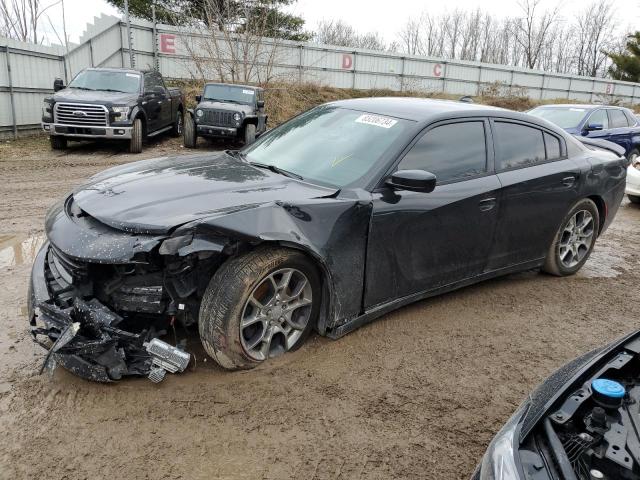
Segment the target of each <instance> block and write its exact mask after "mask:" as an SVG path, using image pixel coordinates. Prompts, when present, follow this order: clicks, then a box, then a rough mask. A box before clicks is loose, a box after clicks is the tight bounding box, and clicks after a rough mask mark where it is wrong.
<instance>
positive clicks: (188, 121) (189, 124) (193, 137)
mask: <svg viewBox="0 0 640 480" xmlns="http://www.w3.org/2000/svg"><path fill="white" fill-rule="evenodd" d="M182 142H183V144H184V146H185V147H187V148H196V146H197V143H198V134H197V132H196V124H195V122H194V121H193V116H192V115H191V114H190V113H187V114H186V115H185V117H184V132H183V140H182Z"/></svg>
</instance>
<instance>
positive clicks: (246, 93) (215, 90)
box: [203, 85, 256, 105]
mask: <svg viewBox="0 0 640 480" xmlns="http://www.w3.org/2000/svg"><path fill="white" fill-rule="evenodd" d="M255 96H256V92H255V90H252V89H250V88H242V87H236V86H233V85H206V86H205V87H204V95H203V97H204V99H205V100H216V101H218V102H234V103H243V104H245V105H253V103H254V100H255Z"/></svg>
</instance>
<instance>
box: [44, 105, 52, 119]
mask: <svg viewBox="0 0 640 480" xmlns="http://www.w3.org/2000/svg"><path fill="white" fill-rule="evenodd" d="M42 116H43V117H50V116H51V104H50V103H49V102H42Z"/></svg>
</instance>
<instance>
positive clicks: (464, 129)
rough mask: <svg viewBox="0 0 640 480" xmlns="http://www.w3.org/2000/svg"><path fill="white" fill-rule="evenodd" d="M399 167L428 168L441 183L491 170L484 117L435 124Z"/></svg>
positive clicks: (411, 168) (402, 168)
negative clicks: (481, 118)
mask: <svg viewBox="0 0 640 480" xmlns="http://www.w3.org/2000/svg"><path fill="white" fill-rule="evenodd" d="M398 170H426V171H427V172H431V173H433V174H434V175H435V176H436V179H437V181H438V183H443V182H451V181H455V180H461V179H464V178H469V177H474V176H478V175H481V174H483V173H486V171H487V144H486V136H485V131H484V121H469V122H460V123H449V124H446V125H440V126H437V127H434V128H432V129H431V130H429V131H428V132H427V133H425V134H424V135H423V136H422V138H420V140H418V141H417V142H416V143H415V144H414V145H413V147H411V150H409V151H408V152H407V154H406V155H405V156H404V158H403V159H402V160H401V161H400V165H398Z"/></svg>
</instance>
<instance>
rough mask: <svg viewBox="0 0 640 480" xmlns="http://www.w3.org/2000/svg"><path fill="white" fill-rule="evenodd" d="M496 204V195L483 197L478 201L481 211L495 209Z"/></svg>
mask: <svg viewBox="0 0 640 480" xmlns="http://www.w3.org/2000/svg"><path fill="white" fill-rule="evenodd" d="M495 206H496V199H495V198H494V197H491V198H483V199H482V200H480V202H479V203H478V207H479V208H480V211H481V212H488V211H489V210H491V209H493V207H495Z"/></svg>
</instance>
